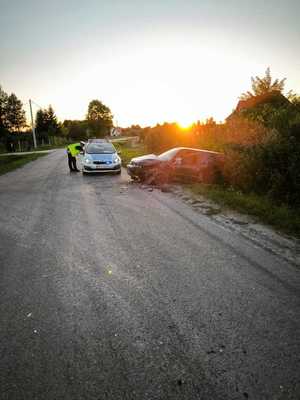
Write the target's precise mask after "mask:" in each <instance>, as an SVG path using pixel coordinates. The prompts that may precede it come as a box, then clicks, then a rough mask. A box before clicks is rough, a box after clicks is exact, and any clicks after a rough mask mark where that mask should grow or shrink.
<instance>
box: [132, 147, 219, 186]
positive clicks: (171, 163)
mask: <svg viewBox="0 0 300 400" xmlns="http://www.w3.org/2000/svg"><path fill="white" fill-rule="evenodd" d="M223 163H224V155H223V154H222V153H217V152H214V151H208V150H200V149H192V148H188V147H177V148H174V149H171V150H168V151H166V152H164V153H162V154H160V155H155V154H148V155H145V156H141V157H135V158H133V159H132V160H131V161H130V163H129V164H128V165H127V172H128V174H129V175H130V176H131V178H132V179H139V180H140V181H147V182H148V183H164V182H170V181H174V180H175V181H176V180H184V181H197V182H205V183H213V182H216V180H217V179H218V177H219V176H220V174H221V171H222V166H223Z"/></svg>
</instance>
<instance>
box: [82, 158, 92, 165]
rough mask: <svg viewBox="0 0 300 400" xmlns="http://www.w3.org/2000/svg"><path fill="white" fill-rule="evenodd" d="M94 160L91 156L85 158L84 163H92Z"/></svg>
mask: <svg viewBox="0 0 300 400" xmlns="http://www.w3.org/2000/svg"><path fill="white" fill-rule="evenodd" d="M91 162H92V160H91V159H90V158H85V159H84V163H85V164H91Z"/></svg>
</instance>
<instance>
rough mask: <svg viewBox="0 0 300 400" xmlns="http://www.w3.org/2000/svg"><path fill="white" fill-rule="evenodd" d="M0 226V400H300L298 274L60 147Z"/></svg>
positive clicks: (8, 191) (3, 183) (15, 186)
mask: <svg viewBox="0 0 300 400" xmlns="http://www.w3.org/2000/svg"><path fill="white" fill-rule="evenodd" d="M0 223H1V230H0V260H1V267H0V318H1V324H0V340H1V342H0V351H1V353H0V354H1V357H0V399H2V400H3V399H7V400H16V399H26V400H27V399H30V400H32V399H38V400H41V399H47V400H48V399H51V400H52V399H53V400H60V399H62V400H63V399H64V400H68V399H70V400H76V399H88V400H89V399H98V400H102V399H103V400H104V399H112V400H118V399H120V400H121V399H122V400H125V399H132V400H133V399H139V400H140V399H151V400H156V399H157V400H158V399H161V400H165V399H170V400H176V399H181V400H182V399H193V400H194V399H203V400H206V399H212V400H218V399H222V400H226V399H247V398H249V399H255V400H260V399H272V400H275V399H299V396H300V391H299V390H300V386H299V371H300V364H299V340H300V332H299V310H300V307H299V300H300V299H299V269H298V268H297V266H295V265H293V264H288V263H287V262H285V261H284V260H283V259H281V258H279V257H277V256H274V255H272V254H271V253H268V252H267V251H266V250H264V249H262V248H260V247H259V246H254V244H253V243H252V242H248V241H247V240H246V239H245V238H242V237H240V236H238V235H235V234H234V233H233V232H230V231H227V230H226V229H225V228H224V227H222V226H218V225H217V224H216V223H214V222H213V221H212V220H211V219H210V218H209V217H208V216H204V215H201V214H199V213H196V212H195V211H194V210H193V209H192V208H191V207H189V206H188V205H186V204H183V203H182V202H180V201H179V200H178V199H176V198H175V197H174V196H173V195H172V194H171V193H161V192H159V191H158V190H154V191H152V192H151V191H148V190H147V189H146V190H142V189H141V188H140V187H139V186H138V185H135V184H131V183H129V180H128V177H127V175H126V173H125V172H124V171H123V172H122V175H121V176H109V175H104V176H82V175H81V174H76V173H73V174H70V173H69V172H68V168H67V160H66V156H65V154H64V151H63V150H59V151H55V152H53V153H51V154H49V155H48V156H46V157H43V158H41V159H39V160H37V161H34V162H33V163H30V164H27V165H26V166H25V167H23V168H22V169H19V170H16V171H14V172H11V173H8V174H6V175H3V176H1V177H0Z"/></svg>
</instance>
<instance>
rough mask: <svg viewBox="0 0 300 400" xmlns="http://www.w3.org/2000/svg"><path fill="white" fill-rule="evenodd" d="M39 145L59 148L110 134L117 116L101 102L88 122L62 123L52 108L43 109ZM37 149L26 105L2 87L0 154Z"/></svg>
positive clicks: (92, 106)
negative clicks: (25, 108) (34, 146)
mask: <svg viewBox="0 0 300 400" xmlns="http://www.w3.org/2000/svg"><path fill="white" fill-rule="evenodd" d="M34 125H35V132H36V139H37V144H38V145H40V146H44V145H59V144H64V143H68V142H72V141H75V140H76V141H77V140H80V139H82V140H84V139H87V138H88V137H104V136H107V135H109V133H110V129H111V127H112V126H113V115H112V113H111V110H110V109H109V107H107V106H106V105H105V104H103V103H102V102H101V101H100V100H92V101H90V103H89V105H88V110H87V114H86V119H85V120H82V121H76V120H75V121H74V120H65V121H64V122H62V123H61V122H59V121H58V119H57V116H56V114H55V111H54V109H53V107H52V106H51V105H49V106H48V107H47V108H40V109H39V110H38V111H37V112H36V116H35V121H34ZM32 148H33V137H32V130H31V127H30V126H29V125H28V123H27V121H26V114H25V110H24V106H23V104H22V102H21V100H19V99H18V98H17V96H16V95H15V94H14V93H11V94H10V95H9V94H7V93H6V92H5V91H4V90H3V89H2V87H1V86H0V151H8V152H11V151H16V150H19V151H24V150H31V149H32Z"/></svg>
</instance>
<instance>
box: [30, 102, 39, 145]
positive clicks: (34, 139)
mask: <svg viewBox="0 0 300 400" xmlns="http://www.w3.org/2000/svg"><path fill="white" fill-rule="evenodd" d="M29 106H30V115H31V127H32V136H33V146H34V148H35V149H36V147H37V146H36V137H35V126H34V122H33V115H32V106H31V100H30V99H29Z"/></svg>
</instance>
